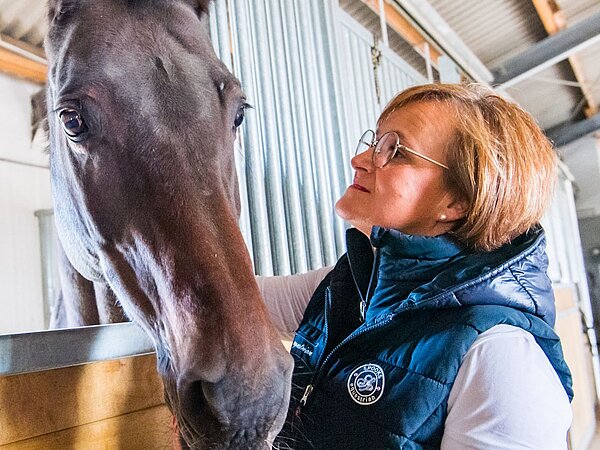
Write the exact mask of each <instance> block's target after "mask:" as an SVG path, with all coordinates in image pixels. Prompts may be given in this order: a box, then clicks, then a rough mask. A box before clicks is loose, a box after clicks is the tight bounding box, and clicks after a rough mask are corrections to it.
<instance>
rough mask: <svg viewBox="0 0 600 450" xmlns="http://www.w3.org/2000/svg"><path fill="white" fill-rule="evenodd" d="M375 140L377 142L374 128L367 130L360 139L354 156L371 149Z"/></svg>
mask: <svg viewBox="0 0 600 450" xmlns="http://www.w3.org/2000/svg"><path fill="white" fill-rule="evenodd" d="M373 142H375V133H374V132H373V130H367V131H365V132H364V133H363V135H362V136H361V137H360V139H359V140H358V144H357V145H356V150H355V151H354V156H356V155H360V154H361V153H362V152H366V151H367V150H369V149H370V148H371V147H372V146H373Z"/></svg>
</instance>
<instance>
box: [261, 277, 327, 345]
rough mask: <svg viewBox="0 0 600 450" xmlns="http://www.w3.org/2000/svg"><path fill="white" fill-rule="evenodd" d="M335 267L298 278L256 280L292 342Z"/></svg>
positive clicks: (271, 309) (285, 335) (285, 336)
mask: <svg viewBox="0 0 600 450" xmlns="http://www.w3.org/2000/svg"><path fill="white" fill-rule="evenodd" d="M332 269H333V267H323V268H321V269H317V270H313V271H310V272H306V273H302V274H298V275H285V276H276V277H260V276H257V277H256V282H257V283H258V287H259V289H260V291H261V293H262V295H263V297H264V299H265V303H266V304H267V309H268V310H269V314H270V316H271V320H272V321H273V323H274V325H275V327H276V328H277V329H278V330H279V332H280V333H281V334H282V335H283V337H284V338H288V339H290V338H291V337H292V336H293V333H294V332H295V331H296V330H297V329H298V327H299V326H300V322H301V321H302V317H303V316H304V311H305V310H306V306H307V305H308V302H309V301H310V299H311V297H312V295H313V294H314V292H315V290H316V289H317V287H318V286H319V284H320V283H321V281H323V279H324V278H325V276H326V275H327V274H328V273H329V272H331V270H332Z"/></svg>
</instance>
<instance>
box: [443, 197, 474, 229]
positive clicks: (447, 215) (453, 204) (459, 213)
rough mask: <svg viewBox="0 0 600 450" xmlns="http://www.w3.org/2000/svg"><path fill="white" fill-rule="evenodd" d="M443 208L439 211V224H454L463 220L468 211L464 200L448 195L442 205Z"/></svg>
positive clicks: (467, 205)
mask: <svg viewBox="0 0 600 450" xmlns="http://www.w3.org/2000/svg"><path fill="white" fill-rule="evenodd" d="M442 205H443V208H442V211H440V219H439V221H440V222H455V221H457V220H460V219H463V218H464V217H465V216H466V214H467V211H468V209H469V204H468V202H467V201H466V200H462V199H458V198H457V197H456V196H454V195H451V194H448V196H447V198H446V201H445V203H442Z"/></svg>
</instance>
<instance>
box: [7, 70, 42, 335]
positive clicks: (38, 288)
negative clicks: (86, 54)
mask: <svg viewBox="0 0 600 450" xmlns="http://www.w3.org/2000/svg"><path fill="white" fill-rule="evenodd" d="M39 89H40V87H39V86H37V85H35V84H33V83H29V82H26V81H22V80H18V79H16V78H12V77H10V76H7V75H4V74H1V73H0V333H12V332H18V331H29V330H39V329H42V328H43V327H44V316H43V297H42V273H41V257H40V242H39V229H38V222H37V218H36V217H35V216H34V211H36V210H38V209H47V208H51V207H52V200H51V196H50V174H49V170H48V168H47V166H48V157H47V155H45V154H44V153H43V152H42V151H41V148H42V146H41V145H40V143H39V141H38V142H37V143H36V144H32V143H31V142H30V141H31V139H30V137H31V131H30V130H31V128H30V120H31V119H30V115H31V107H30V96H31V95H32V94H33V93H34V92H36V91H37V90H39Z"/></svg>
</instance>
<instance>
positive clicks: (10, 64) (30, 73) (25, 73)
mask: <svg viewBox="0 0 600 450" xmlns="http://www.w3.org/2000/svg"><path fill="white" fill-rule="evenodd" d="M47 71H48V67H47V65H46V64H42V63H40V62H37V61H32V60H31V59H28V58H26V57H25V56H22V55H19V54H17V53H14V52H11V51H10V50H7V49H5V48H3V47H0V72H4V73H7V74H9V75H13V76H16V77H19V78H25V79H27V80H29V81H33V82H35V83H38V84H44V83H45V82H46V73H47Z"/></svg>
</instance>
